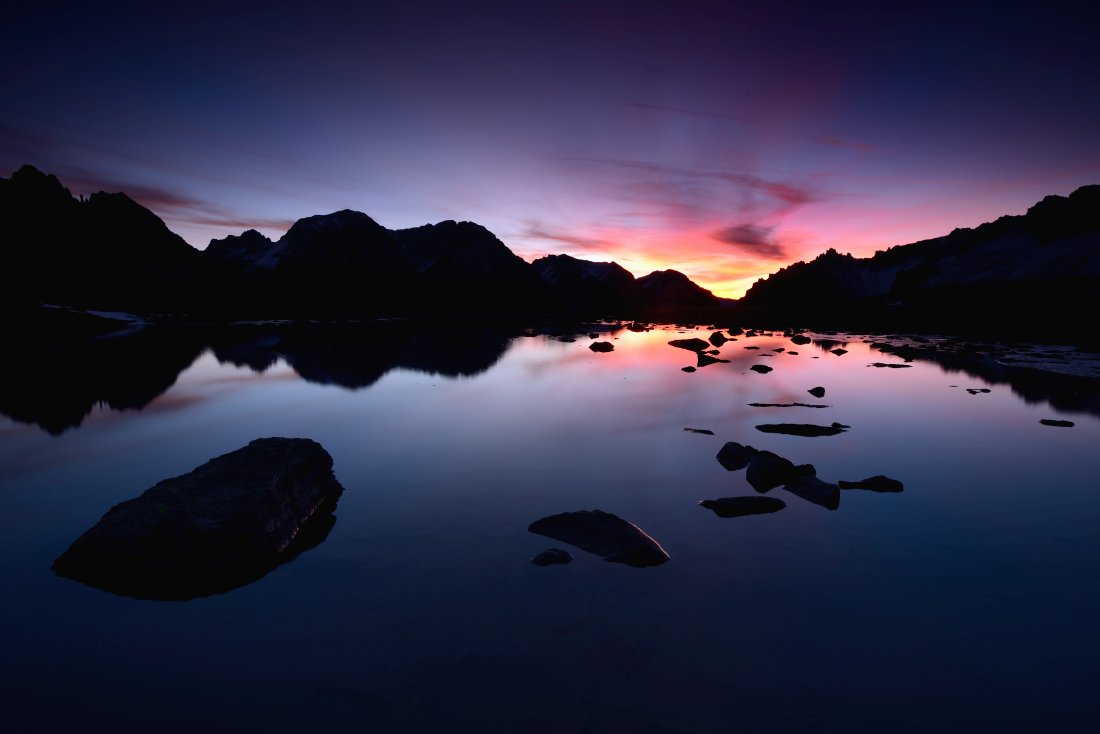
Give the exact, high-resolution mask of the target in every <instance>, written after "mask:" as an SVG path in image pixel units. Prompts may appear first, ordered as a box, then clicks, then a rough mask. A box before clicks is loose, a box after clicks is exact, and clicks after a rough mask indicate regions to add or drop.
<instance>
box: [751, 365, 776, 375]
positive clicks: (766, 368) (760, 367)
mask: <svg viewBox="0 0 1100 734" xmlns="http://www.w3.org/2000/svg"><path fill="white" fill-rule="evenodd" d="M749 369H750V370H752V371H753V372H759V373H760V374H762V375H766V374H768V373H769V372H771V371H772V368H771V367H769V366H768V365H766V364H754V365H753V366H752V367H749Z"/></svg>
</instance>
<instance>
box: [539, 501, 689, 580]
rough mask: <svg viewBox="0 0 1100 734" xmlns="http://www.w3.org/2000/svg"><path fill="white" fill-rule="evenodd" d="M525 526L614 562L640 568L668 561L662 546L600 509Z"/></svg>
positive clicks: (620, 519) (561, 515)
mask: <svg viewBox="0 0 1100 734" xmlns="http://www.w3.org/2000/svg"><path fill="white" fill-rule="evenodd" d="M527 529H528V530H529V531H530V532H532V533H537V534H539V535H545V536H546V537H548V538H553V539H554V540H560V541H561V542H563V543H569V544H570V545H575V546H576V547H578V548H580V549H581V550H586V551H588V552H589V553H595V554H596V555H598V556H601V557H603V559H604V560H605V561H613V562H614V563H625V564H627V565H628V566H635V567H638V568H641V567H645V566H657V565H660V564H662V563H664V562H665V561H667V560H668V553H666V552H665V549H664V548H662V547H661V546H660V544H659V543H658V542H657V541H656V540H654V539H653V538H651V537H649V536H648V535H646V534H645V533H644V532H643V531H642V530H641V529H640V528H639V527H638V526H636V525H634V524H632V523H629V522H627V521H626V520H623V519H622V518H621V517H618V516H617V515H612V514H611V513H610V512H604V511H602V510H581V511H579V512H563V513H561V514H560V515H550V516H549V517H544V518H542V519H541V520H536V521H535V522H533V523H531V525H530V526H529V527H528V528H527Z"/></svg>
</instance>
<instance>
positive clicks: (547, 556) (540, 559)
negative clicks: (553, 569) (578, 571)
mask: <svg viewBox="0 0 1100 734" xmlns="http://www.w3.org/2000/svg"><path fill="white" fill-rule="evenodd" d="M572 560H573V556H571V555H569V551H565V550H562V549H561V548H549V549H547V550H544V551H543V552H542V553H539V554H538V555H537V556H535V557H534V558H532V559H531V563H533V564H535V565H536V566H553V565H555V564H558V563H569V562H570V561H572Z"/></svg>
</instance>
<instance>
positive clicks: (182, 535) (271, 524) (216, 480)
mask: <svg viewBox="0 0 1100 734" xmlns="http://www.w3.org/2000/svg"><path fill="white" fill-rule="evenodd" d="M342 491H343V488H342V487H341V486H340V484H339V482H337V481H336V477H335V476H334V475H333V473H332V457H331V456H329V454H328V452H327V451H325V450H324V449H323V448H322V447H321V445H320V444H318V443H316V442H315V441H311V440H309V439H305V438H262V439H256V440H255V441H252V442H251V443H249V444H248V445H247V446H245V447H244V448H241V449H237V450H236V451H233V452H230V453H228V454H224V455H222V456H219V457H217V458H214V459H211V460H210V461H208V462H206V463H205V464H203V465H202V466H200V467H198V468H196V469H194V470H193V471H191V472H189V473H187V474H184V475H182V476H178V477H175V478H172V479H165V480H163V481H161V482H158V483H157V484H156V485H154V486H153V487H152V488H150V489H148V490H146V491H145V492H144V493H142V494H141V496H140V497H137V498H135V499H132V500H127V501H126V502H122V503H120V504H118V505H115V506H114V507H112V508H111V509H110V510H108V512H107V514H105V515H104V516H103V517H102V518H101V519H100V521H99V522H98V523H96V524H95V525H94V526H93V527H92V528H91V529H89V530H88V531H87V532H86V533H84V534H83V535H82V536H80V537H79V538H77V540H76V541H75V542H74V543H73V544H72V545H71V546H70V547H69V549H68V550H67V551H65V553H63V554H62V555H61V556H60V557H59V558H58V559H57V560H56V561H54V564H53V567H54V570H55V571H56V572H57V574H58V575H60V576H65V577H67V578H71V579H75V580H77V581H80V582H82V583H85V584H87V585H89V586H92V587H95V588H99V589H103V590H105V591H110V592H112V593H116V594H121V595H124V596H132V597H136V598H142V599H190V598H194V597H198V596H207V595H210V594H217V593H222V592H225V591H229V590H231V589H234V588H236V587H238V586H243V585H244V584H248V583H251V582H253V581H255V580H257V579H259V578H261V577H262V576H264V575H265V574H266V573H268V572H269V571H271V570H272V569H273V568H275V567H276V566H279V565H280V564H282V563H285V562H287V561H289V560H291V559H293V558H295V557H296V556H297V555H298V554H299V553H301V552H302V551H304V550H307V549H308V548H311V547H313V546H315V545H317V544H318V543H320V542H321V541H322V540H324V538H325V537H326V536H327V535H328V531H329V530H331V529H332V525H333V524H334V523H335V521H336V519H335V517H334V516H333V515H332V511H333V510H334V509H335V506H336V500H337V498H338V497H339V496H340V493H341V492H342Z"/></svg>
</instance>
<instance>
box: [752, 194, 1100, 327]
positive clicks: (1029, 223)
mask: <svg viewBox="0 0 1100 734" xmlns="http://www.w3.org/2000/svg"><path fill="white" fill-rule="evenodd" d="M1098 296H1100V186H1096V185H1093V186H1084V187H1081V188H1079V189H1077V190H1076V191H1074V192H1073V193H1072V194H1070V195H1069V196H1068V197H1063V196H1048V197H1046V198H1045V199H1043V200H1042V201H1040V202H1039V203H1037V204H1035V205H1034V206H1033V207H1031V208H1030V209H1028V210H1027V213H1026V214H1023V215H1017V216H1004V217H1001V218H999V219H997V220H996V221H994V222H989V223H986V224H982V225H981V226H979V227H976V228H973V229H956V230H954V231H953V232H951V233H950V234H948V235H946V236H943V237H938V238H935V239H931V240H924V241H921V242H915V243H913V244H909V245H899V246H897V247H892V248H890V249H888V250H885V251H880V252H878V253H876V254H875V255H874V256H873V257H869V258H855V257H852V256H851V255H842V254H840V253H838V252H837V251H836V250H832V249H830V250H828V251H826V252H825V253H823V254H822V255H820V256H818V257H817V258H815V259H814V260H812V261H810V262H808V263H807V262H798V263H795V264H793V265H790V266H789V267H786V268H783V269H781V270H779V271H778V272H776V273H773V274H772V275H770V276H768V277H767V278H765V279H763V280H759V281H757V282H756V283H755V284H754V285H753V286H752V287H751V288H750V289H749V291H748V292H747V293H746V294H745V296H744V298H742V299H741V301H740V302H739V308H740V311H739V313H741V314H742V315H743V317H744V318H747V319H762V320H764V321H770V322H773V323H798V324H801V325H809V326H819V327H828V326H833V327H839V328H845V329H894V330H902V329H908V330H916V331H919V330H928V329H935V330H944V331H951V332H958V331H986V332H987V333H988V332H989V330H991V329H992V330H998V331H1016V332H1019V331H1021V330H1026V331H1028V332H1032V333H1038V332H1049V331H1050V330H1057V331H1063V332H1067V333H1070V332H1072V328H1071V327H1070V325H1069V323H1068V321H1069V320H1072V318H1073V316H1074V315H1077V314H1083V313H1090V312H1091V310H1092V309H1093V308H1094V305H1095V303H1096V302H1097V298H1098Z"/></svg>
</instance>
